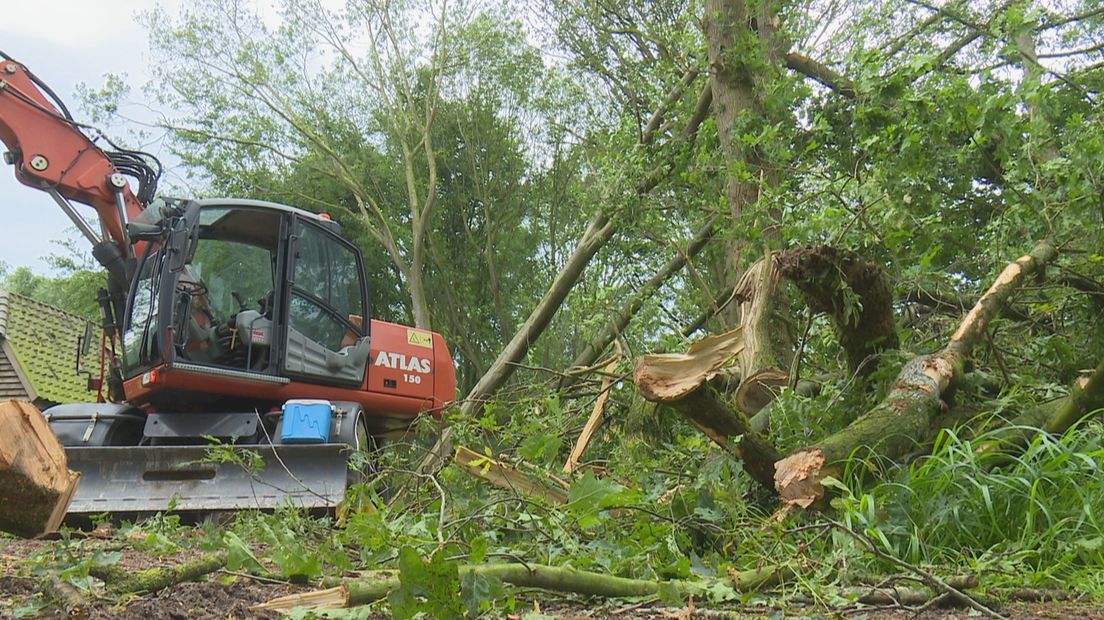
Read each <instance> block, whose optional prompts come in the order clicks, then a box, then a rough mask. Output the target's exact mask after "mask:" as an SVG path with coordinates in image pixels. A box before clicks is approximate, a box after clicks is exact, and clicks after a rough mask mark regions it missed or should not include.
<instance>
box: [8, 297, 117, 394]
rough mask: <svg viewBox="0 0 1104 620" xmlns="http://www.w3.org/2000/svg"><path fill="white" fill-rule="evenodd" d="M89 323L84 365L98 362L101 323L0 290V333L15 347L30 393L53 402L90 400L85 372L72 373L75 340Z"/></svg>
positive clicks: (87, 365) (13, 350) (96, 364)
mask: <svg viewBox="0 0 1104 620" xmlns="http://www.w3.org/2000/svg"><path fill="white" fill-rule="evenodd" d="M88 325H91V329H92V342H91V343H89V344H90V346H89V353H88V355H87V356H86V357H85V359H84V360H83V365H84V367H85V368H87V369H90V370H95V369H97V368H98V364H99V349H98V347H99V346H100V334H101V332H100V329H99V326H98V325H96V324H95V323H94V322H92V321H89V320H88V319H85V318H84V317H81V316H78V315H75V314H72V313H70V312H66V311H65V310H62V309H60V308H55V307H53V306H50V305H47V304H44V303H41V302H38V301H35V300H33V299H31V298H29V297H25V296H23V295H18V294H16V293H12V292H9V291H0V339H3V340H6V341H7V343H8V346H9V347H10V349H11V351H12V352H14V353H15V357H16V361H18V363H19V366H20V368H21V369H22V371H23V374H24V375H25V376H26V377H27V379H28V380H29V381H30V383H31V386H32V387H33V388H34V391H35V395H36V396H37V397H38V398H39V399H41V400H46V401H51V402H54V403H75V402H89V401H94V400H95V399H96V393H95V392H93V391H90V390H89V389H88V377H87V375H86V374H78V373H77V346H78V342H79V340H80V338H81V337H82V336H84V334H85V330H86V329H87V327H86V326H88Z"/></svg>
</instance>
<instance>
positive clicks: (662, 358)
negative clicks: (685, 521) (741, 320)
mask: <svg viewBox="0 0 1104 620" xmlns="http://www.w3.org/2000/svg"><path fill="white" fill-rule="evenodd" d="M743 336H744V331H743V330H742V329H740V328H737V329H735V330H732V331H730V332H727V333H725V334H719V335H717V336H707V337H705V338H703V339H702V340H699V341H698V342H696V343H694V345H693V346H691V347H690V349H689V350H688V351H687V352H686V353H674V354H671V353H668V354H663V355H645V356H643V357H641V358H640V359H638V360H637V362H636V370H635V371H634V373H633V380H634V381H635V383H636V388H637V390H638V391H639V392H640V394H641V395H642V396H643V397H644V398H646V399H647V400H649V401H652V402H656V403H661V404H664V405H668V406H670V407H672V408H673V409H675V410H676V411H678V412H679V413H680V414H682V415H683V417H685V418H686V419H688V420H690V422H691V423H692V424H694V426H696V427H697V428H698V429H699V430H701V431H702V432H703V433H705V434H706V436H708V437H709V438H710V439H711V440H713V442H714V443H716V444H717V445H719V446H720V447H721V448H723V449H724V450H725V451H727V452H729V453H730V454H732V455H733V456H735V457H736V458H738V459H740V460H741V461H743V462H744V466H745V469H747V471H748V473H749V474H751V476H752V477H753V478H754V479H755V480H756V481H758V482H759V483H760V484H762V485H763V486H764V487H765V488H767V489H771V488H772V487H773V480H774V464H775V462H777V461H778V460H779V458H781V455H780V454H778V452H777V451H776V450H775V449H774V447H773V446H771V445H770V444H769V443H768V442H767V441H766V440H765V439H763V438H762V437H760V436H759V435H758V434H757V433H755V432H754V431H752V430H751V427H750V425H749V423H748V420H747V417H746V416H745V415H744V414H743V413H741V412H740V411H738V410H735V411H734V410H732V409H730V408H729V407H728V406H727V405H725V404H724V403H723V402H722V401H721V400H720V399H719V398H717V396H716V394H714V393H713V391H712V389H711V388H710V387H709V386H708V385H707V382H708V381H709V380H710V379H712V378H713V377H715V376H717V375H718V373H720V372H722V370H723V369H724V368H725V367H726V366H727V365H728V364H730V363H731V361H732V359H733V358H735V357H737V356H738V355H740V353H741V351H742V350H743V349H744V344H743V341H744V338H743ZM732 437H738V439H736V440H735V441H733V440H732V439H731V438H732Z"/></svg>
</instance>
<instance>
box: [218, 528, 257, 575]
mask: <svg viewBox="0 0 1104 620" xmlns="http://www.w3.org/2000/svg"><path fill="white" fill-rule="evenodd" d="M222 546H223V548H224V549H226V568H227V569H228V570H234V571H240V570H245V571H246V572H261V573H263V572H265V569H264V567H263V566H261V561H260V560H258V559H257V556H255V555H253V552H252V551H250V550H249V545H247V544H245V541H244V540H242V539H241V537H239V536H238V535H237V534H235V533H234V532H226V533H225V534H223V535H222Z"/></svg>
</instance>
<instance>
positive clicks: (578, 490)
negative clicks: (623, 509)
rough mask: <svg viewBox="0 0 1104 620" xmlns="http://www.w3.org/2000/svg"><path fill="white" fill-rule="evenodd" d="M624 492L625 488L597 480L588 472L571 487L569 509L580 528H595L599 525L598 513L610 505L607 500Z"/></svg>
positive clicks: (608, 481)
mask: <svg viewBox="0 0 1104 620" xmlns="http://www.w3.org/2000/svg"><path fill="white" fill-rule="evenodd" d="M623 491H625V487H624V486H622V485H620V484H617V483H616V482H613V481H610V480H601V479H598V478H595V477H594V474H593V473H591V472H587V473H586V474H585V475H584V476H583V477H582V478H581V479H579V480H578V481H576V482H575V483H574V484H572V485H571V490H570V491H569V492H568V495H567V499H568V504H567V508H568V509H569V510H571V511H572V512H573V513H574V514H575V516H576V517H577V518H578V520H579V525H580V526H582V527H594V526H595V525H597V524H598V513H599V512H600V511H601V510H602V508H603V507H604V506H608V505H609V504H607V503H605V502H606V500H608V499H609V498H611V497H614V496H616V495H617V494H619V493H621V492H623Z"/></svg>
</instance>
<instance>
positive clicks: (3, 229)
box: [0, 0, 186, 273]
mask: <svg viewBox="0 0 1104 620" xmlns="http://www.w3.org/2000/svg"><path fill="white" fill-rule="evenodd" d="M184 1H186V0H38V1H36V2H11V1H7V2H4V18H3V19H2V20H0V50H2V51H3V52H4V53H6V54H8V55H10V56H12V57H13V58H15V59H16V60H18V61H19V62H21V63H23V64H24V65H26V66H27V68H29V69H30V70H31V71H33V72H34V73H35V74H36V75H37V76H38V77H39V78H40V79H42V80H43V81H44V82H45V83H46V84H48V85H49V86H50V88H52V89H53V90H54V92H56V93H57V94H58V96H59V97H61V99H62V100H63V101H64V102H65V103H66V105H67V106H68V107H69V109H70V111H71V112H73V114H74V116H76V117H77V119H78V120H81V118H82V116H83V115H82V114H81V112H80V105H79V102H78V101H77V97H76V85H77V84H79V83H81V82H83V83H85V84H87V85H88V86H89V87H91V88H98V87H100V86H102V85H103V82H104V75H105V74H108V73H115V74H123V73H125V74H127V77H128V78H129V80H130V82H131V83H132V86H133V89H132V98H133V97H134V96H135V94H138V93H140V90H139V87H140V86H141V85H142V84H144V83H145V82H146V81H147V80H148V79H149V77H150V74H149V71H148V70H147V69H146V67H147V64H148V62H149V58H150V54H149V43H148V40H147V37H146V34H145V32H143V30H142V28H141V27H140V26H139V25H138V24H137V23H136V22H135V16H136V15H137V14H138V13H139V12H141V11H144V10H148V9H152V8H154V7H155V6H158V5H160V6H163V7H165V8H166V9H167V10H169V11H170V12H175V9H176V7H177V6H178V5H180V4H181V3H182V2H184ZM112 135H113V136H115V135H118V134H117V133H116V132H113V133H112ZM155 154H156V153H155ZM79 210H80V211H81V212H82V213H83V214H84V215H86V217H87V216H88V215H89V214H91V213H94V212H93V211H92V210H91V209H90V208H88V207H80V208H79ZM64 238H73V239H79V240H80V243H81V244H82V245H87V243H86V242H85V241H84V240H83V237H80V235H79V233H77V232H76V230H75V229H73V227H72V224H71V223H70V222H69V219H68V218H67V217H65V214H64V213H62V211H61V209H60V208H58V206H57V205H56V204H54V201H53V200H52V199H51V198H50V197H49V196H47V195H46V193H45V192H42V191H39V190H35V189H31V188H29V187H25V186H23V185H21V184H20V183H18V182H17V181H16V180H15V175H14V172H13V170H12V169H11V167H10V166H8V165H6V164H3V163H0V261H2V262H3V263H5V264H7V266H8V267H9V269H12V268H15V267H19V266H27V267H30V268H31V269H33V270H34V271H35V272H38V273H49V272H50V271H49V267H48V266H47V264H46V263H45V262H44V261H43V258H44V257H46V256H48V255H49V254H51V253H63V252H62V250H61V248H59V247H58V246H57V245H55V244H53V243H51V242H50V240H52V239H64Z"/></svg>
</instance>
